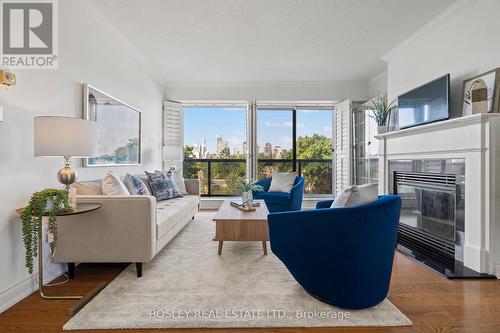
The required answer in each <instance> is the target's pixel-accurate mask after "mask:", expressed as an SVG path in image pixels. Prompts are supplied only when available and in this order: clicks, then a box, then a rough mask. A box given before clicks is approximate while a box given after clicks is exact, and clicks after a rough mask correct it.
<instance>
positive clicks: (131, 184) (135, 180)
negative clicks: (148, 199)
mask: <svg viewBox="0 0 500 333" xmlns="http://www.w3.org/2000/svg"><path fill="white" fill-rule="evenodd" d="M123 183H124V184H125V186H126V187H127V189H128V191H129V192H130V194H132V195H151V193H150V192H149V190H148V188H147V187H146V184H144V183H143V182H142V180H141V179H140V178H139V176H134V175H131V174H130V173H127V174H126V175H125V178H124V179H123Z"/></svg>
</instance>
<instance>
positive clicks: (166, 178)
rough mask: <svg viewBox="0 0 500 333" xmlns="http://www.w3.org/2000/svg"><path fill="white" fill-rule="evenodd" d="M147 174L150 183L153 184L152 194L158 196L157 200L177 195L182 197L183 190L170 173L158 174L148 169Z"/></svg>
mask: <svg viewBox="0 0 500 333" xmlns="http://www.w3.org/2000/svg"><path fill="white" fill-rule="evenodd" d="M146 176H148V180H149V184H150V185H151V190H152V191H153V192H152V194H153V195H154V196H155V197H156V200H158V201H162V200H168V199H173V198H177V197H182V194H181V192H180V191H179V189H178V188H177V186H176V185H175V182H174V181H173V180H172V178H171V176H170V175H168V174H167V175H165V174H156V173H150V172H147V171H146Z"/></svg>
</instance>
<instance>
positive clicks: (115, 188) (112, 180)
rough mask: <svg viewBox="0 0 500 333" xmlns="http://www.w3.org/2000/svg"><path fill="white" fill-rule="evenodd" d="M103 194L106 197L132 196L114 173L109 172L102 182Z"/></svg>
mask: <svg viewBox="0 0 500 333" xmlns="http://www.w3.org/2000/svg"><path fill="white" fill-rule="evenodd" d="M102 193H103V194H104V195H130V192H129V191H128V190H127V187H126V186H125V184H123V182H122V181H121V179H120V177H118V175H117V174H115V173H114V172H113V171H108V174H107V175H106V177H104V179H103V180H102Z"/></svg>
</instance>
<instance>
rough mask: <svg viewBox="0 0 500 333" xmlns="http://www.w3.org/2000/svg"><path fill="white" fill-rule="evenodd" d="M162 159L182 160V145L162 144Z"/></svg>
mask: <svg viewBox="0 0 500 333" xmlns="http://www.w3.org/2000/svg"><path fill="white" fill-rule="evenodd" d="M163 160H164V161H180V160H182V147H179V146H163Z"/></svg>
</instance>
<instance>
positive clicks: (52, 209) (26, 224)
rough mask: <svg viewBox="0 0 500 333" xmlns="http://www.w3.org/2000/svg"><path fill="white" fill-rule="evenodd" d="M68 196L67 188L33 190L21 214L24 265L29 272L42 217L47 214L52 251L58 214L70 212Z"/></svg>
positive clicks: (36, 250) (54, 244) (34, 255)
mask: <svg viewBox="0 0 500 333" xmlns="http://www.w3.org/2000/svg"><path fill="white" fill-rule="evenodd" d="M72 210H73V208H71V206H70V204H69V196H68V191H67V190H58V189H45V190H43V191H39V192H35V193H33V195H32V196H31V198H30V201H29V202H28V205H26V208H25V209H24V211H23V212H22V214H21V221H22V237H23V242H24V247H25V249H26V257H25V259H26V267H27V268H28V270H29V272H30V273H32V272H33V257H36V256H37V254H38V239H39V237H41V235H42V217H43V216H44V215H45V214H48V217H49V226H48V227H49V229H48V230H49V232H48V235H47V238H48V241H49V243H50V246H51V250H52V252H54V249H55V246H56V243H57V224H56V217H57V215H58V214H61V213H66V212H71V211H72Z"/></svg>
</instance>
